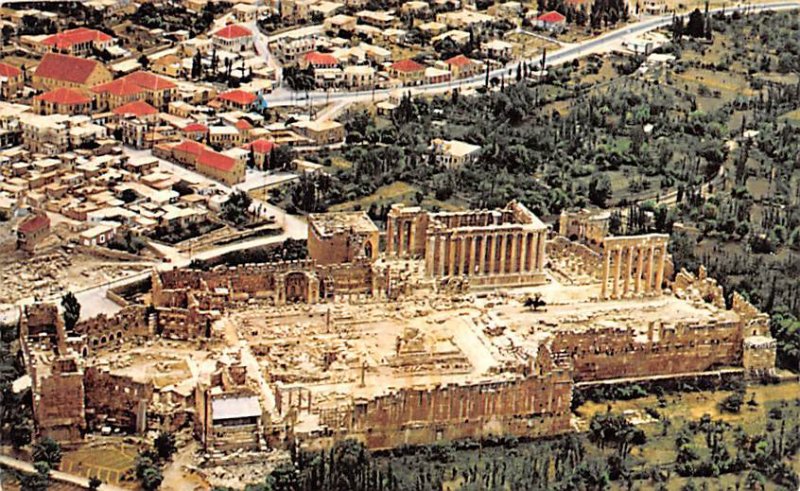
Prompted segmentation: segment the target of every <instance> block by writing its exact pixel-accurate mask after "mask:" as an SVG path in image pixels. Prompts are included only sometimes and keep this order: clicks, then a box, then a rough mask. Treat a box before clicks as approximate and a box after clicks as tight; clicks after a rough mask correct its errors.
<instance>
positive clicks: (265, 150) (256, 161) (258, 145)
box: [245, 138, 276, 170]
mask: <svg viewBox="0 0 800 491" xmlns="http://www.w3.org/2000/svg"><path fill="white" fill-rule="evenodd" d="M275 146H276V145H275V142H272V141H269V140H265V139H263V138H260V139H258V140H256V141H254V142H252V143H249V144H247V145H245V148H246V149H247V150H249V151H250V154H251V156H252V157H251V158H252V159H253V165H255V167H257V168H258V169H261V170H270V169H271V168H272V166H271V165H270V164H271V159H270V158H271V156H272V151H273V150H274V149H275Z"/></svg>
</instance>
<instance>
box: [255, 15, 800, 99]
mask: <svg viewBox="0 0 800 491" xmlns="http://www.w3.org/2000/svg"><path fill="white" fill-rule="evenodd" d="M797 8H800V3H798V2H775V3H765V4H761V5H747V6H736V7H728V8H726V9H725V11H726V12H733V11H739V12H743V11H745V10H747V11H749V12H751V13H758V12H762V11H765V10H792V9H797ZM721 11H722V9H712V10H711V11H710V12H711V13H716V12H721ZM670 22H672V14H669V15H663V16H658V17H653V18H650V19H646V20H643V21H640V22H637V23H634V24H629V25H627V26H623V27H621V28H620V29H617V30H614V31H611V32H609V33H606V34H604V35H602V36H598V37H596V38H592V39H588V40H586V41H583V42H581V43H577V44H574V45H571V46H567V47H564V48H562V49H559V50H557V51H553V52H552V53H548V56H547V62H546V66H553V65H560V64H562V63H567V62H570V61H572V60H574V59H576V58H580V57H583V56H586V55H589V54H593V53H606V52H609V51H613V50H615V49H619V48H620V46H621V45H622V42H623V41H624V40H625V39H626V38H630V37H635V36H638V35H641V34H644V33H645V32H648V31H652V30H654V29H658V28H660V27H663V26H666V25H669V24H670ZM524 61H525V62H526V63H537V62H538V61H539V59H538V58H537V59H529V60H524ZM518 63H519V61H514V62H512V63H509V64H508V65H506V66H505V67H503V68H498V69H496V70H493V71H492V72H491V73H490V76H491V77H500V76H503V75H508V74H509V70H513V68H514V67H515V66H516V65H517V64H518ZM484 80H485V74H481V75H476V76H475V77H471V78H467V79H461V80H453V81H450V82H446V83H439V84H428V85H418V86H415V87H406V88H404V89H403V90H408V91H411V92H412V93H414V94H434V93H439V92H447V91H449V90H452V89H455V88H466V87H477V86H480V85H483V83H484ZM393 90H395V89H376V90H374V91H371V90H370V91H358V92H336V93H330V94H328V93H326V92H324V91H319V90H317V91H311V92H309V93H308V99H306V97H305V93H303V94H295V93H292V92H290V91H288V90H281V91H275V92H273V93H272V94H269V95H267V96H266V100H267V102H268V103H269V104H270V105H271V106H293V105H306V104H309V103H310V104H325V103H327V102H336V101H348V102H364V101H369V100H373V99H377V100H379V99H384V98H386V97H388V95H389V93H390V92H391V91H393Z"/></svg>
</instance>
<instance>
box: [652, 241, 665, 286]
mask: <svg viewBox="0 0 800 491" xmlns="http://www.w3.org/2000/svg"><path fill="white" fill-rule="evenodd" d="M666 260H667V248H666V245H662V246H661V247H660V248H659V254H658V265H657V266H656V284H655V289H656V294H658V295H660V294H661V284H662V283H663V282H664V263H665V262H666Z"/></svg>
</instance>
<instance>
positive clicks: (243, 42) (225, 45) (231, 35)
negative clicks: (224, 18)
mask: <svg viewBox="0 0 800 491" xmlns="http://www.w3.org/2000/svg"><path fill="white" fill-rule="evenodd" d="M211 39H212V40H213V42H214V44H216V45H217V46H219V47H220V48H222V49H226V50H228V51H233V52H237V53H238V52H240V51H245V50H249V49H252V48H253V31H251V30H250V29H248V28H246V27H244V26H241V25H238V24H231V25H228V26H225V27H223V28H222V29H220V30H218V31H216V32H214V34H213V35H212V36H211Z"/></svg>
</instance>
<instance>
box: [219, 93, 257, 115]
mask: <svg viewBox="0 0 800 491" xmlns="http://www.w3.org/2000/svg"><path fill="white" fill-rule="evenodd" d="M216 100H217V101H219V102H220V103H221V104H222V106H223V107H225V108H228V109H238V110H240V111H249V110H250V109H252V108H253V105H254V104H255V103H256V101H257V100H258V96H257V95H256V94H253V93H252V92H245V91H244V90H241V89H234V90H229V91H228V92H223V93H222V94H219V95H218V96H217V99H216Z"/></svg>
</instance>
